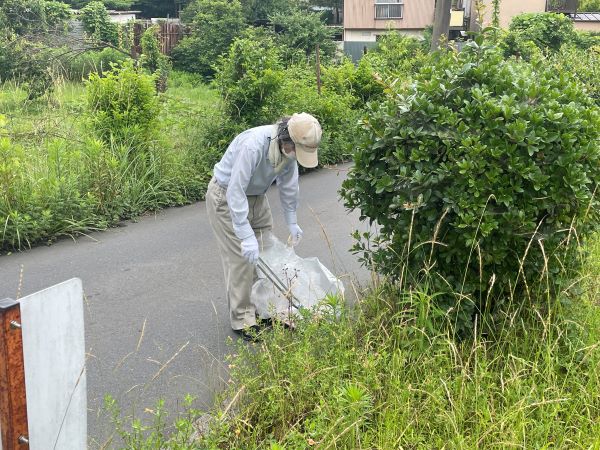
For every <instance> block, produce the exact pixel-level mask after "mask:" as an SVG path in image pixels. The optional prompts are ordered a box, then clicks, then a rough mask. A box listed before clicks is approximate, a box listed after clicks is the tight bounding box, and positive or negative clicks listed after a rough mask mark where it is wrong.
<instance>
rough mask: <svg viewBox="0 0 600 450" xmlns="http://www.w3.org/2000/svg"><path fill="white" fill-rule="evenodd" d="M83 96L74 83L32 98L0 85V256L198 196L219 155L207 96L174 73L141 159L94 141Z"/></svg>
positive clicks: (124, 148)
mask: <svg viewBox="0 0 600 450" xmlns="http://www.w3.org/2000/svg"><path fill="white" fill-rule="evenodd" d="M85 92H86V91H85V88H84V85H83V84H81V83H73V82H58V84H57V87H56V89H55V91H54V93H53V94H51V95H49V96H47V97H44V98H39V99H36V100H35V101H31V100H28V99H27V93H26V91H25V90H24V89H22V86H21V85H20V84H19V83H17V82H7V83H4V84H3V85H1V86H0V111H2V123H3V124H2V125H0V141H1V142H0V219H1V227H0V251H2V250H5V251H6V250H7V251H11V250H15V249H23V248H28V247H30V246H31V245H34V244H36V243H40V242H49V241H52V240H54V239H56V238H57V237H59V236H64V235H74V234H80V233H85V232H87V231H90V230H95V229H103V228H106V227H107V226H110V225H111V224H114V223H115V222H118V221H119V220H123V219H128V218H131V217H135V216H137V215H140V214H143V213H145V212H146V211H151V210H156V209H159V208H163V207H166V206H172V205H181V204H185V203H189V202H191V201H195V200H199V199H201V198H203V196H204V192H205V188H206V185H207V184H208V180H209V177H210V171H211V170H212V164H214V162H213V161H215V159H216V158H217V157H218V156H220V154H221V152H222V151H224V149H225V148H226V146H225V145H222V146H219V145H213V141H212V140H211V139H212V132H213V131H214V130H215V129H216V128H217V125H218V124H219V125H220V124H221V122H220V119H221V117H222V116H220V115H219V100H218V95H217V94H216V93H215V92H214V91H213V90H211V89H210V88H209V87H208V86H206V85H204V84H201V83H199V82H198V80H196V79H194V78H193V77H190V76H186V75H182V74H177V73H175V74H174V75H173V78H172V89H171V90H169V91H167V93H166V94H163V95H160V96H159V102H160V107H161V112H160V114H159V117H158V123H157V125H156V129H153V134H152V136H151V138H149V139H148V142H147V148H146V149H145V150H144V151H143V152H136V151H134V149H133V148H132V146H131V145H127V142H121V143H120V142H112V141H108V142H100V141H98V140H97V139H96V138H95V137H94V134H93V130H92V129H90V126H89V123H88V122H87V121H86V120H85V118H86V105H85V101H84V95H85ZM225 128H227V127H225ZM206 131H208V132H209V133H210V134H211V136H210V137H209V139H208V140H207V139H205V138H204V137H205V132H206ZM217 144H218V143H217Z"/></svg>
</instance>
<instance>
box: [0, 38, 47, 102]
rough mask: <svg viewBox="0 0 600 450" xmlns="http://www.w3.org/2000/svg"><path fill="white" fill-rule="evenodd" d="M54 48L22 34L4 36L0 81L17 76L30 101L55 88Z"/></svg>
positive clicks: (1, 46) (16, 78) (0, 61)
mask: <svg viewBox="0 0 600 450" xmlns="http://www.w3.org/2000/svg"><path fill="white" fill-rule="evenodd" d="M53 59H54V58H53V54H52V51H51V50H49V49H48V48H47V47H45V46H44V45H41V44H37V43H34V42H31V41H29V40H27V39H25V38H23V37H21V36H17V35H10V36H8V37H6V38H5V39H0V81H4V80H10V79H15V80H16V81H18V82H19V84H20V86H21V88H23V89H25V90H26V91H27V93H28V98H29V99H30V100H33V99H36V98H38V97H42V96H43V95H45V94H46V93H49V92H51V91H52V89H53V88H54V83H53V79H52V61H53Z"/></svg>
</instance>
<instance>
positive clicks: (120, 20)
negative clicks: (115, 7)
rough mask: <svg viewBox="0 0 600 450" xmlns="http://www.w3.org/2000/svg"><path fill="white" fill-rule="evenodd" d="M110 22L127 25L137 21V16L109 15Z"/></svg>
mask: <svg viewBox="0 0 600 450" xmlns="http://www.w3.org/2000/svg"><path fill="white" fill-rule="evenodd" d="M109 16H110V21H111V22H115V23H127V22H129V21H130V20H135V14H109Z"/></svg>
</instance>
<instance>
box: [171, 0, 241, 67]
mask: <svg viewBox="0 0 600 450" xmlns="http://www.w3.org/2000/svg"><path fill="white" fill-rule="evenodd" d="M182 17H183V18H184V20H186V22H187V23H189V25H190V27H191V31H192V32H191V35H190V36H188V37H186V38H184V39H182V41H181V42H180V43H179V44H178V45H177V47H175V48H174V49H173V52H172V54H171V58H172V60H173V67H174V68H175V69H178V70H185V71H188V72H195V73H199V74H201V75H203V76H205V77H208V78H210V77H212V76H213V74H214V69H213V65H214V64H215V63H216V61H217V58H218V57H219V55H221V54H223V53H225V52H227V50H228V49H229V46H230V44H231V42H232V41H233V39H234V38H235V37H236V36H237V35H239V33H240V31H241V30H242V29H243V28H244V26H245V24H244V16H243V14H242V6H241V5H240V2H239V0H234V1H225V0H195V1H194V2H192V3H190V4H189V5H188V6H187V8H186V10H185V11H184V12H183V13H182Z"/></svg>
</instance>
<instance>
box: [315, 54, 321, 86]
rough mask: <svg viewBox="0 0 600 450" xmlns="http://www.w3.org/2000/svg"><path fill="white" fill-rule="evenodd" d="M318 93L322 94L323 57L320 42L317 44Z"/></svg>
mask: <svg viewBox="0 0 600 450" xmlns="http://www.w3.org/2000/svg"><path fill="white" fill-rule="evenodd" d="M316 69H317V93H318V94H319V95H321V57H320V54H319V44H317V67H316Z"/></svg>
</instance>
